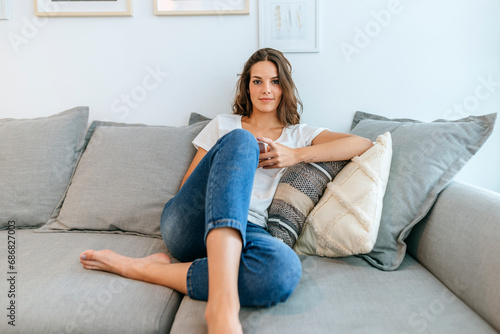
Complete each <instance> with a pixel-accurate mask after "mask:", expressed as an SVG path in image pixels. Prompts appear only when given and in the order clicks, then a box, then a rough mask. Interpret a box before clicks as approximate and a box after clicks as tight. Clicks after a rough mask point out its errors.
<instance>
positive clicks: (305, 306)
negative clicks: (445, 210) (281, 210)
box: [171, 255, 496, 334]
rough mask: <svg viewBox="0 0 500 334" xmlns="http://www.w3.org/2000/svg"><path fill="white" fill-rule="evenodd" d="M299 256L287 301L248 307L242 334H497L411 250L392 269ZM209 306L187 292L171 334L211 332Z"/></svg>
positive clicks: (349, 259)
mask: <svg viewBox="0 0 500 334" xmlns="http://www.w3.org/2000/svg"><path fill="white" fill-rule="evenodd" d="M301 260H302V265H303V273H302V279H301V281H300V283H299V285H298V287H297V289H296V291H295V292H294V293H293V294H292V295H291V296H290V298H289V299H288V300H287V301H286V302H285V303H282V304H278V305H276V306H274V307H272V308H268V309H264V308H242V310H241V312H240V320H241V322H242V325H243V330H244V333H247V334H250V333H259V334H265V333H270V334H274V333H315V334H318V333H319V334H321V333H325V334H330V333H372V334H373V333H381V334H386V333H450V334H451V333H453V334H455V333H476V334H478V333H496V332H495V331H494V330H493V329H492V328H491V327H490V326H489V325H488V324H487V323H486V322H485V321H484V320H483V319H481V318H480V317H479V316H478V315H477V314H476V313H474V312H473V311H472V310H471V309H470V308H469V307H468V306H467V305H465V304H464V303H463V302H462V301H461V300H460V299H458V298H457V297H455V295H453V294H452V293H451V292H450V291H449V290H448V289H447V288H446V287H445V286H444V285H443V284H441V283H440V282H439V281H438V280H437V279H436V278H435V277H434V276H433V275H432V274H431V273H429V272H428V271H427V270H426V269H424V268H423V267H422V266H421V265H420V264H419V263H418V262H416V261H415V260H414V259H413V258H412V257H410V256H407V257H406V258H405V260H404V262H403V263H402V265H401V266H400V268H399V269H398V270H396V271H392V272H385V271H380V270H378V269H376V268H374V267H372V266H371V265H370V264H368V263H367V262H366V261H364V260H362V259H361V258H357V257H347V258H336V259H331V258H323V257H313V256H305V255H301ZM205 306H206V303H205V302H200V301H196V300H192V299H190V298H188V297H185V298H184V299H183V300H182V303H181V305H180V307H179V311H178V312H177V315H176V318H175V321H174V324H173V326H172V331H171V333H172V334H184V333H190V334H196V333H206V325H205V319H204V311H205Z"/></svg>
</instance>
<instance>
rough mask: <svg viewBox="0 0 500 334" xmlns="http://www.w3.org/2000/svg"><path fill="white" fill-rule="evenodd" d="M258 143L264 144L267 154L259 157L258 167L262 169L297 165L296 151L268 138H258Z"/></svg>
mask: <svg viewBox="0 0 500 334" xmlns="http://www.w3.org/2000/svg"><path fill="white" fill-rule="evenodd" d="M257 140H258V141H262V142H264V143H266V144H267V145H268V146H267V152H265V153H261V154H260V155H259V166H258V167H262V168H264V169H269V168H283V167H290V166H293V165H295V164H296V163H298V162H299V161H298V160H297V159H298V158H297V150H296V149H294V148H290V147H287V146H285V145H282V144H280V143H275V142H274V141H272V140H271V139H269V138H266V137H259V138H257Z"/></svg>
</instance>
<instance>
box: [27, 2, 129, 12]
mask: <svg viewBox="0 0 500 334" xmlns="http://www.w3.org/2000/svg"><path fill="white" fill-rule="evenodd" d="M35 15H36V16H132V0H97V1H96V0H35Z"/></svg>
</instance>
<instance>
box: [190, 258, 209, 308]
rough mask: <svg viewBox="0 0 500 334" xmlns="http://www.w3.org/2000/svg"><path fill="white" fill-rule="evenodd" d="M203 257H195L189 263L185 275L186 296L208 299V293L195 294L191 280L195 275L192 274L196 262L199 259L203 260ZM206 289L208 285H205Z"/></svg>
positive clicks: (197, 262)
mask: <svg viewBox="0 0 500 334" xmlns="http://www.w3.org/2000/svg"><path fill="white" fill-rule="evenodd" d="M203 260H204V259H196V260H194V261H193V263H191V265H190V266H189V269H188V272H187V276H186V286H187V295H188V297H190V298H192V299H196V300H208V295H207V296H197V295H196V294H195V290H194V288H193V280H194V278H195V277H196V276H195V274H193V272H194V270H195V267H196V265H197V264H199V262H200V261H203ZM207 289H208V287H207Z"/></svg>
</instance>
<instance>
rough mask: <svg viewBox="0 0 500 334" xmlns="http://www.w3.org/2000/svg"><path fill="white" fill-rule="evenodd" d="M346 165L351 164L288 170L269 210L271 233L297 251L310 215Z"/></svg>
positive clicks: (330, 163) (304, 165)
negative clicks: (305, 223)
mask: <svg viewBox="0 0 500 334" xmlns="http://www.w3.org/2000/svg"><path fill="white" fill-rule="evenodd" d="M346 164H347V161H327V162H316V163H299V164H296V165H294V166H291V167H288V168H287V169H286V170H285V172H284V173H283V176H282V177H281V179H280V181H279V183H278V187H277V188H276V193H275V194H274V197H273V201H272V202H271V205H270V206H269V218H268V220H267V229H268V231H269V233H270V234H271V235H272V236H274V237H275V238H278V239H280V240H282V241H283V242H284V243H286V244H287V245H288V246H290V247H292V248H293V247H294V245H295V242H296V241H297V238H298V236H299V235H301V233H302V228H303V225H304V222H305V220H306V217H307V215H309V213H310V212H311V210H312V209H313V208H314V206H315V205H316V204H317V203H318V201H319V200H320V198H321V196H322V195H323V192H324V191H325V188H326V185H327V184H328V182H330V181H332V180H333V178H334V177H335V176H336V175H337V174H338V173H339V172H340V171H341V170H342V168H343V167H344V166H345V165H346Z"/></svg>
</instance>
